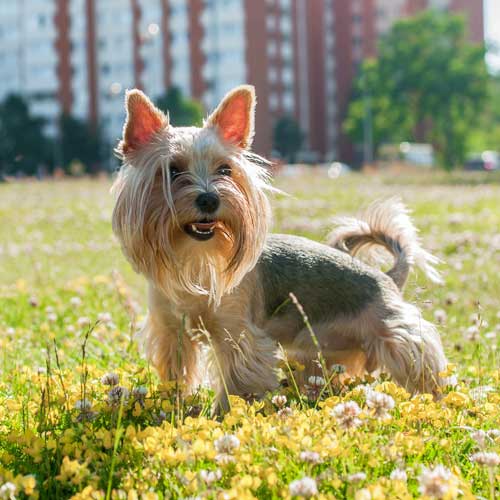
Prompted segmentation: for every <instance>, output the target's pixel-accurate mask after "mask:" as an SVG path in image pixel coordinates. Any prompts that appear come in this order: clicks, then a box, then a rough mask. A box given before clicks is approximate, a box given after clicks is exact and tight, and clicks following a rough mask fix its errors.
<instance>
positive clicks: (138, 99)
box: [119, 89, 168, 153]
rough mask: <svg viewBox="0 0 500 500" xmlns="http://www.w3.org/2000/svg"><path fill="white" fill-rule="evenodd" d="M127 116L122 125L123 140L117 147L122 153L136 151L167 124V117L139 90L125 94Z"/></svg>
mask: <svg viewBox="0 0 500 500" xmlns="http://www.w3.org/2000/svg"><path fill="white" fill-rule="evenodd" d="M125 109H126V110H127V118H126V119H125V125H124V127H123V140H122V141H121V143H120V146H119V148H120V149H121V151H122V152H123V153H129V152H132V151H136V150H138V149H139V148H141V147H142V146H144V145H145V144H147V143H148V142H150V141H151V139H152V138H153V136H154V135H155V134H156V133H157V132H159V131H160V130H162V129H163V128H165V127H166V126H167V125H168V118H167V117H166V116H165V114H164V113H162V112H161V111H160V110H159V109H158V108H157V107H156V106H155V105H154V104H153V103H152V102H151V101H150V100H149V98H148V97H147V96H146V95H145V94H144V93H143V92H141V91H140V90H138V89H133V90H129V91H127V93H126V95H125Z"/></svg>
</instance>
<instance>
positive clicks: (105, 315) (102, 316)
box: [97, 312, 112, 323]
mask: <svg viewBox="0 0 500 500" xmlns="http://www.w3.org/2000/svg"><path fill="white" fill-rule="evenodd" d="M97 319H98V320H99V321H101V322H102V323H110V322H111V320H112V318H111V313H109V312H102V313H99V314H98V315H97Z"/></svg>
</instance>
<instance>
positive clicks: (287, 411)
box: [276, 406, 293, 420]
mask: <svg viewBox="0 0 500 500" xmlns="http://www.w3.org/2000/svg"><path fill="white" fill-rule="evenodd" d="M276 415H278V417H280V418H281V419H283V420H285V419H286V418H288V417H291V416H292V415H293V410H292V409H291V408H289V407H288V406H287V407H285V408H281V410H278V411H277V412H276Z"/></svg>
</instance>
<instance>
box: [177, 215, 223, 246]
mask: <svg viewBox="0 0 500 500" xmlns="http://www.w3.org/2000/svg"><path fill="white" fill-rule="evenodd" d="M216 225H217V221H214V220H208V219H203V220H201V221H197V222H190V223H189V224H186V225H185V226H184V231H185V232H186V233H187V234H188V235H189V236H191V238H194V239H195V240H198V241H208V240H209V239H211V238H212V237H213V236H214V234H215V227H216Z"/></svg>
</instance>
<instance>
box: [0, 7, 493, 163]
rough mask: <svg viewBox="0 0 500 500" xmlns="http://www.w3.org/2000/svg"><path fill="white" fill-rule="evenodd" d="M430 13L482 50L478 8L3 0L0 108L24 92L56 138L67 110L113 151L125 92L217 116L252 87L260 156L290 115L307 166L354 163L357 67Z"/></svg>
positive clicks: (256, 147) (0, 47) (1, 13)
mask: <svg viewBox="0 0 500 500" xmlns="http://www.w3.org/2000/svg"><path fill="white" fill-rule="evenodd" d="M429 7H432V8H439V9H449V10H452V11H456V12H464V13H465V14H466V16H467V18H468V25H469V31H470V36H471V39H472V40H474V41H475V42H478V43H481V42H482V40H483V38H484V32H483V2H482V0H475V1H474V2H471V1H467V0H16V1H15V2H12V1H11V0H0V100H1V99H3V97H4V96H5V95H7V94H8V93H10V92H16V93H21V94H22V95H23V96H25V97H26V98H27V99H28V100H29V102H30V105H31V107H32V110H33V112H34V113H36V114H38V115H42V116H44V117H45V118H46V119H47V120H48V125H47V131H48V132H49V133H50V134H52V135H57V126H56V123H57V117H58V116H59V115H60V114H61V113H62V112H66V113H71V114H73V115H74V116H76V117H79V118H82V119H87V120H90V121H91V122H92V123H95V124H96V125H97V124H99V125H100V126H101V127H102V129H103V131H104V133H105V135H106V137H107V138H108V140H109V141H110V143H113V142H114V141H116V140H118V138H119V136H120V134H121V127H122V123H123V118H124V111H123V93H124V91H125V89H127V88H132V87H139V88H142V89H143V90H144V91H145V92H146V93H148V94H149V95H150V96H151V97H152V98H156V97H158V96H159V95H161V94H162V93H163V92H164V91H165V89H166V88H168V87H170V86H172V85H175V86H178V87H179V88H180V89H181V90H182V92H183V93H184V94H186V95H189V96H192V97H194V98H196V99H199V100H200V101H202V102H203V104H204V106H205V107H206V109H207V110H209V109H211V108H212V107H213V106H214V105H215V104H216V103H217V102H218V101H219V100H220V99H221V97H222V96H223V95H224V93H225V92H227V91H228V90H229V89H230V88H232V87H233V86H235V85H238V84H240V83H244V82H248V83H252V84H254V85H255V86H256V88H257V96H258V99H259V105H258V110H257V117H256V129H257V134H256V139H255V145H254V149H255V150H257V151H258V152H260V153H264V154H267V155H269V154H270V153H271V151H272V130H273V126H274V123H275V122H276V120H277V119H278V118H279V117H280V116H283V115H292V116H294V117H295V118H296V119H297V120H298V121H299V122H300V125H301V127H302V129H303V131H304V132H305V135H306V140H305V144H304V153H305V155H306V156H307V157H308V158H311V159H318V160H330V159H339V158H340V159H350V157H351V155H352V147H351V146H350V144H349V142H348V141H347V140H346V138H345V137H343V136H342V134H341V132H340V130H341V123H342V121H343V118H344V116H345V113H346V109H347V105H348V102H349V97H350V93H351V88H352V82H353V79H354V77H355V75H356V71H357V67H358V66H359V63H360V62H361V61H362V59H363V58H365V57H368V56H373V55H375V53H376V40H377V38H378V36H379V35H380V34H382V33H384V32H386V31H387V30H388V29H389V28H390V27H391V25H392V24H393V23H394V21H396V20H397V19H399V18H401V17H405V16H408V15H411V14H414V13H416V12H418V11H420V10H422V9H425V8H429Z"/></svg>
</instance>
